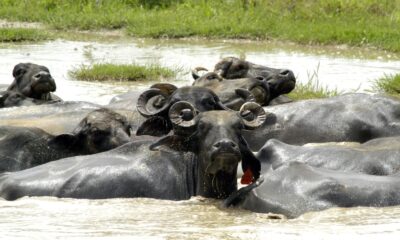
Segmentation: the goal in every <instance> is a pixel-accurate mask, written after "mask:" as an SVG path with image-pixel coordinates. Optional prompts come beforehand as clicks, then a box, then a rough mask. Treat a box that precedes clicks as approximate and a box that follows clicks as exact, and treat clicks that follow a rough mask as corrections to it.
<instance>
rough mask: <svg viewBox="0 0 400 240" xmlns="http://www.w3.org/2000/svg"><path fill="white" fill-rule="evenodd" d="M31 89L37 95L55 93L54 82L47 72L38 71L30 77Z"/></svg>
mask: <svg viewBox="0 0 400 240" xmlns="http://www.w3.org/2000/svg"><path fill="white" fill-rule="evenodd" d="M32 78H33V82H32V87H33V88H34V89H35V92H37V93H48V92H54V91H56V82H55V81H54V79H53V77H52V76H51V75H50V73H49V72H46V71H40V72H38V73H36V74H35V75H33V76H32Z"/></svg>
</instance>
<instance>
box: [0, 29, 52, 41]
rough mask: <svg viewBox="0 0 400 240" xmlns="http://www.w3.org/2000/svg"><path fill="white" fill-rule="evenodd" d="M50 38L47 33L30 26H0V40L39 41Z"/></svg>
mask: <svg viewBox="0 0 400 240" xmlns="http://www.w3.org/2000/svg"><path fill="white" fill-rule="evenodd" d="M46 39H51V36H50V34H49V33H47V32H45V31H43V30H38V29H30V28H0V42H22V41H41V40H46Z"/></svg>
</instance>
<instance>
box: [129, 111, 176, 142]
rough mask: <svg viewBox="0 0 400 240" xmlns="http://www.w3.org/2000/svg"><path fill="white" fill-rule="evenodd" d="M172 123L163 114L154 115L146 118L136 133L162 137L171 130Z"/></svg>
mask: <svg viewBox="0 0 400 240" xmlns="http://www.w3.org/2000/svg"><path fill="white" fill-rule="evenodd" d="M171 129H172V126H171V123H170V122H169V121H168V120H167V119H165V118H164V117H161V116H154V117H150V118H148V119H146V121H144V123H142V125H140V127H139V128H138V130H137V131H136V135H138V136H139V135H150V136H156V137H160V136H163V135H166V134H168V133H169V131H171Z"/></svg>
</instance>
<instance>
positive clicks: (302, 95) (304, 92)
mask: <svg viewBox="0 0 400 240" xmlns="http://www.w3.org/2000/svg"><path fill="white" fill-rule="evenodd" d="M318 70H319V65H318V67H317V69H316V70H315V71H314V72H313V73H312V74H311V75H309V76H308V81H307V83H305V84H302V83H296V87H295V89H294V90H293V91H292V92H290V93H289V94H288V97H290V98H292V99H294V100H301V99H313V98H327V97H333V96H337V95H339V94H340V92H338V91H337V90H336V89H334V90H330V89H328V87H326V86H322V85H321V84H320V82H319V78H318Z"/></svg>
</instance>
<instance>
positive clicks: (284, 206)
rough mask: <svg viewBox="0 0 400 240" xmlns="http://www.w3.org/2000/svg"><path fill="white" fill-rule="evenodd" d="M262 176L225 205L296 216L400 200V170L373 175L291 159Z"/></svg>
mask: <svg viewBox="0 0 400 240" xmlns="http://www.w3.org/2000/svg"><path fill="white" fill-rule="evenodd" d="M263 168H264V166H263ZM262 176H263V177H262V178H261V180H260V181H257V182H256V183H254V184H251V185H249V186H247V187H245V188H242V189H240V190H239V191H238V192H235V193H234V194H232V195H231V196H230V197H229V198H228V199H227V200H226V201H225V205H226V206H229V205H236V206H241V207H242V208H245V209H248V210H251V211H254V212H261V213H268V212H270V213H278V214H283V215H286V216H287V217H289V218H294V217H298V216H300V215H301V214H303V213H306V212H310V211H320V210H324V209H328V208H332V207H356V206H372V207H384V206H393V205H399V204H400V175H399V174H395V175H390V176H374V175H368V174H363V173H348V172H342V171H334V170H328V169H323V168H316V167H312V166H309V165H307V164H305V163H300V162H291V163H286V164H283V165H280V166H279V167H278V168H276V169H273V168H267V170H266V171H265V172H263V174H262Z"/></svg>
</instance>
